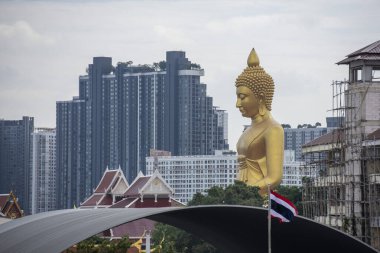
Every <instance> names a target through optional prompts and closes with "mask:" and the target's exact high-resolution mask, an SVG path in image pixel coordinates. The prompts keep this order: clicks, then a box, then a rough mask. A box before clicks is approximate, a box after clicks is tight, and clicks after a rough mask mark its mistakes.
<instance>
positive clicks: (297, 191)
mask: <svg viewBox="0 0 380 253" xmlns="http://www.w3.org/2000/svg"><path fill="white" fill-rule="evenodd" d="M276 191H277V192H278V193H279V194H281V195H282V196H284V197H285V198H287V199H289V200H290V201H291V202H292V203H293V204H294V205H295V206H296V208H297V210H298V214H299V215H302V214H303V208H302V204H301V201H302V191H301V188H300V187H296V186H281V185H280V186H278V187H277V189H276Z"/></svg>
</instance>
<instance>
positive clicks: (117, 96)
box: [57, 51, 228, 207]
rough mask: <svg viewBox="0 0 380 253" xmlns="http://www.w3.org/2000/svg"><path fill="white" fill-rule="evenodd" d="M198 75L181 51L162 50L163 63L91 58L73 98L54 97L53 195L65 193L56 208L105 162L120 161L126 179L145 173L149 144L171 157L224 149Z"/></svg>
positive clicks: (220, 120) (217, 113)
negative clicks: (56, 186) (56, 189)
mask: <svg viewBox="0 0 380 253" xmlns="http://www.w3.org/2000/svg"><path fill="white" fill-rule="evenodd" d="M203 75H204V70H203V69H202V68H201V67H200V66H199V65H198V64H195V63H192V62H191V61H189V60H188V59H187V58H186V56H185V52H181V51H171V52H167V53H166V61H161V62H160V63H155V64H153V65H152V66H151V65H137V66H134V65H132V63H131V62H119V63H118V64H117V65H116V66H113V65H112V59H111V58H110V57H95V58H94V59H93V63H92V64H90V65H89V67H88V75H84V76H80V77H79V98H78V99H76V100H73V101H66V102H57V144H58V155H57V156H58V171H60V174H59V175H60V176H59V178H60V179H59V182H60V185H59V193H60V195H61V196H62V198H65V197H64V196H69V195H71V196H73V197H70V198H71V199H70V200H69V201H63V202H62V201H61V204H60V206H61V207H71V206H72V203H71V202H75V203H77V204H79V203H78V201H81V200H83V199H84V198H85V197H86V196H89V194H90V192H91V190H92V188H94V187H95V186H96V185H97V183H98V182H99V180H100V178H101V175H102V174H103V172H104V170H105V169H106V168H107V167H109V168H110V169H115V168H118V167H120V168H121V169H122V170H123V172H124V174H125V176H126V178H127V180H128V181H129V182H132V180H133V179H134V178H135V177H136V176H137V174H138V172H139V171H140V170H141V171H142V172H143V173H146V171H145V166H146V164H145V158H146V157H147V156H149V151H150V149H159V150H166V151H170V152H171V153H172V154H173V155H208V154H213V153H214V151H215V150H219V149H228V141H227V134H226V133H227V131H226V127H227V113H226V112H225V111H223V110H220V109H218V108H216V107H214V106H213V102H212V98H211V97H208V96H207V94H206V84H203V83H201V81H200V78H201V76H203ZM75 103H77V104H78V105H77V106H78V107H80V108H76V107H74V104H75ZM71 104H72V106H71V107H70V106H69V105H71ZM66 107H67V109H65V108H66ZM69 110H71V113H70V112H69ZM79 114H80V115H79ZM73 117H75V118H73ZM69 121H71V122H72V123H70V122H69ZM64 126H67V128H66V129H65V128H64ZM70 127H71V128H72V130H70V132H67V131H68V130H69V128H70ZM60 133H62V134H60ZM70 141H71V143H69V142H70ZM60 150H61V151H62V152H66V153H70V152H76V157H72V156H67V155H66V154H65V153H62V154H60V153H59V151H60ZM68 157H69V158H70V159H71V160H68ZM69 175H71V176H70V177H69ZM75 184H80V185H79V186H78V187H84V189H83V191H82V189H80V191H79V192H77V190H74V188H73V187H74V186H75ZM70 187H71V188H70ZM70 189H71V190H70ZM65 191H66V193H65ZM67 191H71V194H69V193H68V192H67Z"/></svg>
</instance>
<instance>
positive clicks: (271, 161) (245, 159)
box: [235, 49, 284, 195]
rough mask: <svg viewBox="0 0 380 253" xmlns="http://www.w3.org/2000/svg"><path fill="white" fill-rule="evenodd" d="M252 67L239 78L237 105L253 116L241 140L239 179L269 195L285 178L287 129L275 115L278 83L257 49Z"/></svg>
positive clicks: (244, 112) (251, 63)
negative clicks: (260, 58)
mask: <svg viewBox="0 0 380 253" xmlns="http://www.w3.org/2000/svg"><path fill="white" fill-rule="evenodd" d="M247 63H248V67H247V68H246V69H244V71H243V73H241V74H240V75H239V76H238V78H237V79H236V84H235V86H236V95H237V101H236V107H237V108H239V110H240V112H241V114H242V115H243V117H247V118H251V119H252V123H251V125H250V126H249V127H248V128H247V129H245V131H244V132H243V134H242V135H241V136H240V139H239V141H238V143H237V145H236V146H237V152H238V163H239V174H238V176H237V180H239V181H242V182H244V183H246V184H247V185H250V186H256V187H259V188H260V191H259V192H260V194H261V195H265V194H266V193H267V191H268V185H269V186H270V188H271V189H273V188H275V187H276V186H277V185H279V184H280V183H281V180H282V166H283V160H284V130H283V128H282V126H281V125H280V124H279V123H277V122H276V121H275V120H274V119H273V118H272V116H271V113H270V111H271V106H272V98H273V93H274V83H273V79H272V77H271V76H270V75H268V74H267V73H266V72H265V70H264V69H263V68H262V67H260V61H259V58H258V56H257V54H256V52H255V50H254V49H252V51H251V53H250V55H249V57H248V61H247Z"/></svg>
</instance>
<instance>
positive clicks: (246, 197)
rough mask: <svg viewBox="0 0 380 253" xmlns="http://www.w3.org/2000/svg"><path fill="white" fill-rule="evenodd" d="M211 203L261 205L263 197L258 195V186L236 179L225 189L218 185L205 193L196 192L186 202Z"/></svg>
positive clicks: (190, 203) (196, 203) (190, 204)
mask: <svg viewBox="0 0 380 253" xmlns="http://www.w3.org/2000/svg"><path fill="white" fill-rule="evenodd" d="M212 204H226V205H245V206H262V204H263V198H262V197H261V196H260V195H259V188H257V187H252V186H248V185H246V184H244V183H242V182H240V181H236V182H235V184H232V185H229V186H227V187H226V189H223V188H222V187H219V186H214V187H211V188H210V189H209V190H208V191H207V195H202V194H200V193H197V194H195V195H194V197H193V199H192V200H190V201H189V203H188V205H189V206H197V205H212Z"/></svg>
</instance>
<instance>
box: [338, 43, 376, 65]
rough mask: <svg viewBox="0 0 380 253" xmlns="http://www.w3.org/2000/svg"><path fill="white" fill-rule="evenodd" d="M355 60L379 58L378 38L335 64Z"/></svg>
mask: <svg viewBox="0 0 380 253" xmlns="http://www.w3.org/2000/svg"><path fill="white" fill-rule="evenodd" d="M357 60H373V61H375V60H380V40H379V41H376V42H374V43H372V44H370V45H368V46H365V47H363V48H361V49H359V50H357V51H355V52H353V53H351V54H349V55H347V58H346V59H344V60H341V61H339V62H337V64H338V65H339V64H349V63H351V62H353V61H357Z"/></svg>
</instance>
